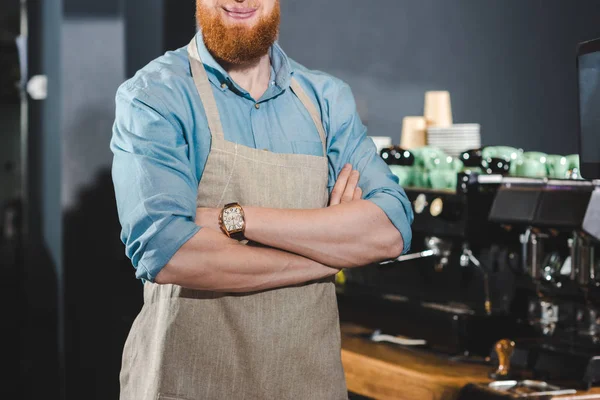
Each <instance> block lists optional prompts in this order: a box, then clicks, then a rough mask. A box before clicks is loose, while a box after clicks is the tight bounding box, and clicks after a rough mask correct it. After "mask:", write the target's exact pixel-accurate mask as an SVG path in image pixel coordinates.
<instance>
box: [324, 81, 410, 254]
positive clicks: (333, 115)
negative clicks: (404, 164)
mask: <svg viewBox="0 0 600 400" xmlns="http://www.w3.org/2000/svg"><path fill="white" fill-rule="evenodd" d="M336 93H337V94H336V95H335V96H333V99H332V101H331V103H330V138H329V140H328V142H329V147H328V157H329V163H330V174H329V176H330V181H329V187H330V190H331V189H332V188H333V185H334V184H335V180H336V179H337V176H338V175H339V173H340V171H341V169H342V168H343V167H344V165H345V164H347V163H350V164H352V167H353V168H354V169H356V170H358V171H359V172H360V181H359V186H360V188H361V189H362V191H363V199H365V200H370V201H372V202H373V203H375V204H376V205H377V206H379V207H380V208H381V209H382V210H383V212H385V214H386V215H387V216H388V218H389V219H390V221H391V222H392V224H394V226H395V227H396V228H397V229H398V231H399V232H400V234H401V235H402V240H403V241H404V250H403V253H406V252H408V251H409V250H410V246H411V241H412V230H411V225H412V222H413V219H414V215H413V211H412V207H411V204H410V201H409V200H408V198H407V196H406V193H405V192H404V190H403V189H402V188H401V187H400V185H399V184H398V178H397V177H396V176H395V175H394V174H392V172H391V171H390V169H389V167H388V166H387V164H386V163H385V162H384V161H383V159H382V158H381V157H380V156H379V155H378V154H377V149H376V147H375V144H374V143H373V141H372V140H371V139H370V138H369V137H368V136H367V128H366V127H365V126H364V125H363V123H362V121H361V119H360V116H359V115H358V112H357V110H356V103H355V101H354V96H353V95H352V91H351V90H350V87H349V86H348V85H346V84H344V83H340V84H339V86H338V88H337V91H336Z"/></svg>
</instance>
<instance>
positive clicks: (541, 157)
mask: <svg viewBox="0 0 600 400" xmlns="http://www.w3.org/2000/svg"><path fill="white" fill-rule="evenodd" d="M523 159H525V160H537V161H539V162H541V163H543V164H545V163H546V161H547V160H548V154H546V153H542V152H539V151H526V152H525V153H523Z"/></svg>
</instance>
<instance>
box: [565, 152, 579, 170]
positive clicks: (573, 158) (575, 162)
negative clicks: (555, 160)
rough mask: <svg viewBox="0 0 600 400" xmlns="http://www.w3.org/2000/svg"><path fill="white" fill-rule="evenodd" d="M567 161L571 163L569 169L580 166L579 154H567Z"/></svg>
mask: <svg viewBox="0 0 600 400" xmlns="http://www.w3.org/2000/svg"><path fill="white" fill-rule="evenodd" d="M565 158H566V159H567V163H568V164H569V168H568V169H573V168H579V154H571V155H568V156H565Z"/></svg>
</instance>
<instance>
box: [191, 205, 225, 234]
mask: <svg viewBox="0 0 600 400" xmlns="http://www.w3.org/2000/svg"><path fill="white" fill-rule="evenodd" d="M220 213H221V210H220V209H219V208H208V207H201V208H197V209H196V225H198V226H201V227H204V228H210V229H214V230H216V231H217V232H221V233H223V231H222V230H221V227H220V226H219V214H220ZM223 234H225V233H223Z"/></svg>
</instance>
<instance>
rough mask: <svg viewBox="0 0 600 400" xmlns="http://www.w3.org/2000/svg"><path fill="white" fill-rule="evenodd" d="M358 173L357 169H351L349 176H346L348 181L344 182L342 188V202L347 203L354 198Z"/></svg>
mask: <svg viewBox="0 0 600 400" xmlns="http://www.w3.org/2000/svg"><path fill="white" fill-rule="evenodd" d="M359 177H360V174H359V173H358V171H352V172H351V173H350V177H349V178H348V182H346V189H345V190H344V194H343V195H342V203H349V202H351V201H352V199H353V198H354V192H355V191H356V188H357V187H358V178H359Z"/></svg>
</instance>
